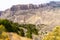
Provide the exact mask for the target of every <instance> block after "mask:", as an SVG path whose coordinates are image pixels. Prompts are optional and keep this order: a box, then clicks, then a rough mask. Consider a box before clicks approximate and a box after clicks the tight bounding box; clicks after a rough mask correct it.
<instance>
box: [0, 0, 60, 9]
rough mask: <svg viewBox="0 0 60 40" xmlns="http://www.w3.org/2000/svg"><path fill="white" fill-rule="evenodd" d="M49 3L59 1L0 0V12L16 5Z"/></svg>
mask: <svg viewBox="0 0 60 40" xmlns="http://www.w3.org/2000/svg"><path fill="white" fill-rule="evenodd" d="M50 1H60V0H0V10H5V9H7V8H10V7H11V6H12V5H17V4H31V3H32V4H41V3H46V2H50Z"/></svg>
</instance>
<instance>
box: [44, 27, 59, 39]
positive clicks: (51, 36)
mask: <svg viewBox="0 0 60 40" xmlns="http://www.w3.org/2000/svg"><path fill="white" fill-rule="evenodd" d="M43 40H60V26H57V27H56V28H55V29H54V30H53V31H52V32H49V33H48V34H47V35H46V36H45V37H44V38H43Z"/></svg>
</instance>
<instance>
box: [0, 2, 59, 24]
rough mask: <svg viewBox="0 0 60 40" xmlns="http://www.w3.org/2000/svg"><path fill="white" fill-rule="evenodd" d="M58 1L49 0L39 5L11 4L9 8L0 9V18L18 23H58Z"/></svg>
mask: <svg viewBox="0 0 60 40" xmlns="http://www.w3.org/2000/svg"><path fill="white" fill-rule="evenodd" d="M59 11H60V2H54V1H51V2H50V3H46V4H40V5H33V4H29V5H13V6H12V7H11V8H10V9H7V10H5V11H3V12H2V11H0V18H5V19H9V20H12V21H14V22H18V23H32V24H47V25H55V23H57V24H59V23H60V21H59V20H60V12H59Z"/></svg>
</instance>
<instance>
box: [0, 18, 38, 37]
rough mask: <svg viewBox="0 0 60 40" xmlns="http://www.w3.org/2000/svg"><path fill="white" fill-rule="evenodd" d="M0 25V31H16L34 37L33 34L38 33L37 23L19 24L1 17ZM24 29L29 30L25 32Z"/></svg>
mask: <svg viewBox="0 0 60 40" xmlns="http://www.w3.org/2000/svg"><path fill="white" fill-rule="evenodd" d="M0 25H1V27H0V31H1V30H2V31H5V32H14V33H17V34H19V35H21V36H26V37H28V38H32V34H36V35H38V29H36V25H34V24H18V23H13V22H12V21H9V20H6V19H0ZM24 29H25V30H27V31H26V32H24V31H25V30H24ZM2 31H1V32H2Z"/></svg>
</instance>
